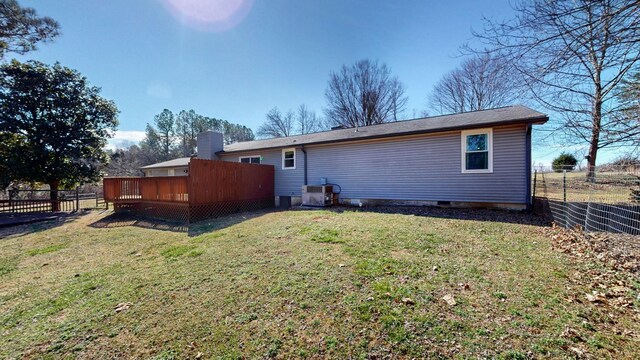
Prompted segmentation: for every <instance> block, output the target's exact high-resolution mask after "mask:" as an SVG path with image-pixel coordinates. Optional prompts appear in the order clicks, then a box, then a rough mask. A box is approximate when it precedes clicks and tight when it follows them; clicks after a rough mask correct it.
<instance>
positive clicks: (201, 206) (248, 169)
mask: <svg viewBox="0 0 640 360" xmlns="http://www.w3.org/2000/svg"><path fill="white" fill-rule="evenodd" d="M273 187H274V168H273V166H271V165H257V164H244V163H235V162H227V161H217V160H202V159H191V161H190V163H189V175H188V176H162V177H146V178H132V177H127V178H105V179H104V198H105V201H108V202H112V203H113V204H114V208H115V210H116V211H124V210H127V211H131V212H134V213H138V214H141V215H143V216H149V217H157V218H163V219H171V220H180V221H188V222H189V221H197V220H201V219H206V218H210V217H216V216H220V215H226V214H230V213H235V212H239V211H247V210H254V209H260V208H265V207H273V206H274V191H273Z"/></svg>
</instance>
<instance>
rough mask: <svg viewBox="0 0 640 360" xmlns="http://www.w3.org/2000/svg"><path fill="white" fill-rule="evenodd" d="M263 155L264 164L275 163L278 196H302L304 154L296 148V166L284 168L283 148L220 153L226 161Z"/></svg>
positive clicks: (236, 160)
mask: <svg viewBox="0 0 640 360" xmlns="http://www.w3.org/2000/svg"><path fill="white" fill-rule="evenodd" d="M254 155H259V156H262V164H266V165H273V166H274V168H275V171H274V177H275V179H274V182H275V185H274V187H275V188H274V193H275V195H276V196H301V195H302V185H304V154H303V153H302V151H301V150H300V149H296V168H295V169H282V149H275V150H274V149H271V150H255V151H248V152H243V153H234V154H220V155H219V157H220V159H221V160H224V161H234V162H238V161H239V158H240V157H241V156H254Z"/></svg>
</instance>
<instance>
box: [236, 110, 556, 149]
mask: <svg viewBox="0 0 640 360" xmlns="http://www.w3.org/2000/svg"><path fill="white" fill-rule="evenodd" d="M547 120H548V117H547V115H545V114H543V113H540V112H537V111H535V110H532V109H530V108H528V107H526V106H522V105H516V106H507V107H503V108H497V109H490V110H481V111H472V112H466V113H459V114H451V115H441V116H432V117H427V118H421V119H416V120H407V121H398V122H392V123H384V124H379V125H370V126H363V127H360V128H358V130H357V131H355V129H353V128H349V129H339V130H329V131H323V132H318V133H312V134H306V135H297V136H289V137H281V138H273V139H266V140H256V141H246V142H239V143H235V144H231V145H226V146H225V147H224V151H223V152H224V153H230V152H242V151H250V150H259V149H272V148H285V147H294V146H300V145H310V144H322V143H330V142H342V141H350V140H363V139H370V138H380V137H390V136H400V135H411V134H419V133H429V132H440V131H448V130H457V129H464V128H478V127H483V126H491V125H506V124H511V123H524V122H529V123H544V122H546V121H547Z"/></svg>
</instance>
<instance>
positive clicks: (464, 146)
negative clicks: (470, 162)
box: [460, 128, 493, 174]
mask: <svg viewBox="0 0 640 360" xmlns="http://www.w3.org/2000/svg"><path fill="white" fill-rule="evenodd" d="M480 134H487V140H488V144H487V150H489V168H488V169H478V170H467V169H466V167H467V159H466V154H467V136H469V135H480ZM460 140H461V141H460V142H461V143H462V144H461V147H460V149H461V150H462V153H461V157H460V160H461V162H462V164H461V167H462V173H463V174H490V173H493V129H492V128H486V129H473V130H464V131H462V133H461V138H460Z"/></svg>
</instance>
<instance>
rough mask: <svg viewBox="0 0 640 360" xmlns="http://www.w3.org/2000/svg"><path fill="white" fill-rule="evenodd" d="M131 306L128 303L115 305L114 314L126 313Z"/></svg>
mask: <svg viewBox="0 0 640 360" xmlns="http://www.w3.org/2000/svg"><path fill="white" fill-rule="evenodd" d="M132 306H133V304H132V303H130V302H126V303H120V304H118V305H116V310H115V311H116V313H119V312H123V311H127V310H129V308H130V307H132Z"/></svg>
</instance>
